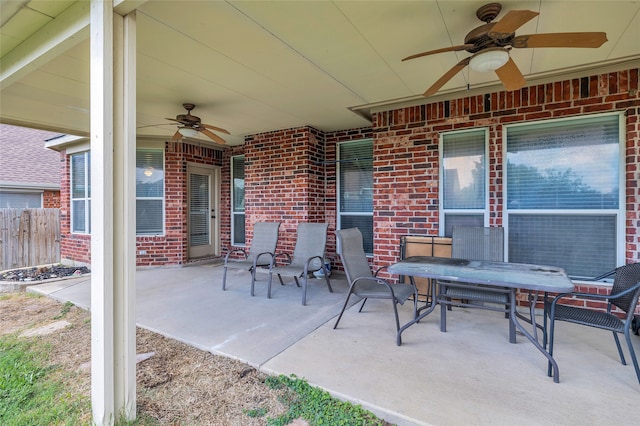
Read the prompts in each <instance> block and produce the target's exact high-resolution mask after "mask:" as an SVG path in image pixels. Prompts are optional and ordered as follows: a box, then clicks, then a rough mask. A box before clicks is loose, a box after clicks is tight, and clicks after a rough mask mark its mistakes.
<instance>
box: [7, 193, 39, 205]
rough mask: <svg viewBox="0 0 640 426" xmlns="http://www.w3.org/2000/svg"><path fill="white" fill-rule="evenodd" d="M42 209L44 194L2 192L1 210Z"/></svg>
mask: <svg viewBox="0 0 640 426" xmlns="http://www.w3.org/2000/svg"><path fill="white" fill-rule="evenodd" d="M39 208H42V192H41V191H38V192H31V191H29V192H14V191H0V209H39Z"/></svg>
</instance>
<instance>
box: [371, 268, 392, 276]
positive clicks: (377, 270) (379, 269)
mask: <svg viewBox="0 0 640 426" xmlns="http://www.w3.org/2000/svg"><path fill="white" fill-rule="evenodd" d="M388 268H389V265H385V266H381V267H379V268H378V269H376V272H375V273H374V274H373V276H374V277H377V276H378V272H380V271H382V270H383V269H388Z"/></svg>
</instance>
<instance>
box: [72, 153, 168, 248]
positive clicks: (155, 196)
mask: <svg viewBox="0 0 640 426" xmlns="http://www.w3.org/2000/svg"><path fill="white" fill-rule="evenodd" d="M90 159H91V156H90V153H89V152H83V153H79V154H73V155H72V156H71V232H74V233H85V234H88V233H90V232H91V222H90V220H91V161H90ZM163 232H164V153H163V151H162V150H160V149H155V150H153V149H139V150H137V151H136V234H137V235H159V234H162V233H163Z"/></svg>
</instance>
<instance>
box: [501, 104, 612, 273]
mask: <svg viewBox="0 0 640 426" xmlns="http://www.w3.org/2000/svg"><path fill="white" fill-rule="evenodd" d="M621 123H622V121H621V116H620V115H619V114H606V115H596V116H589V117H582V118H572V119H563V120H550V121H545V122H538V123H528V124H524V125H512V126H508V127H506V128H505V132H506V163H507V165H506V179H507V180H506V191H507V192H506V199H505V205H506V219H507V222H506V223H507V224H508V255H509V261H511V262H523V263H533V264H542V265H554V266H559V267H562V268H564V269H565V271H566V272H567V273H568V274H569V275H571V276H573V277H576V278H579V277H595V276H597V275H600V274H601V273H604V272H606V271H609V270H611V269H613V268H615V267H616V266H617V265H619V264H621V263H622V261H623V258H622V254H623V252H624V211H623V208H624V200H623V198H622V197H623V196H624V194H623V192H624V191H621V189H620V188H621V187H624V186H623V185H622V184H621V176H622V172H621V167H622V164H621V163H622V161H621V155H622V152H621V150H622V149H623V148H622V147H623V146H624V144H623V143H622V141H621V139H620V138H621V134H622V133H623V132H621V131H620V128H621V126H622V124H621Z"/></svg>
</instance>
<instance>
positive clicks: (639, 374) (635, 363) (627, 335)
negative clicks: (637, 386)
mask: <svg viewBox="0 0 640 426" xmlns="http://www.w3.org/2000/svg"><path fill="white" fill-rule="evenodd" d="M624 337H625V338H626V339H627V346H629V354H630V355H631V361H632V362H633V367H634V368H635V369H636V377H637V378H638V383H640V366H638V359H637V358H636V352H635V351H634V350H633V344H632V343H631V334H630V333H629V329H627V330H626V331H625V333H624Z"/></svg>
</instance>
